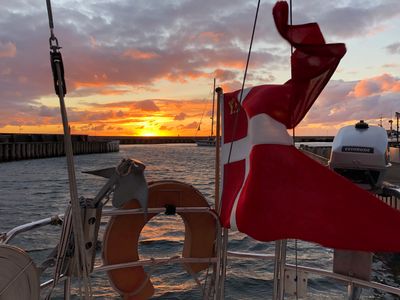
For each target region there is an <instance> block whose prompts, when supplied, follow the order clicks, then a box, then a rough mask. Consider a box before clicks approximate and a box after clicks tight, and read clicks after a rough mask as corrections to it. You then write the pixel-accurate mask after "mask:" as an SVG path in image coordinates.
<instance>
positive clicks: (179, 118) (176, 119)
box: [174, 112, 186, 121]
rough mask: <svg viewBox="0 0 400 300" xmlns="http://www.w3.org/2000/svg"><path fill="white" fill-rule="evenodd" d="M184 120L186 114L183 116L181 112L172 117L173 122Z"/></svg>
mask: <svg viewBox="0 0 400 300" xmlns="http://www.w3.org/2000/svg"><path fill="white" fill-rule="evenodd" d="M185 119H186V114H185V113H184V112H181V113H179V114H177V115H176V116H175V117H174V120H175V121H183V120H185Z"/></svg>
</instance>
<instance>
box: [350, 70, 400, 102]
mask: <svg viewBox="0 0 400 300" xmlns="http://www.w3.org/2000/svg"><path fill="white" fill-rule="evenodd" d="M399 91H400V79H398V78H396V77H393V76H392V75H389V74H383V75H380V76H377V77H373V78H369V79H364V80H361V81H359V82H358V83H357V84H356V85H355V87H354V90H353V91H352V93H353V94H354V96H355V97H357V98H360V97H367V96H371V95H374V94H378V93H384V92H399Z"/></svg>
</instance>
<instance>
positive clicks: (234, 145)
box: [220, 1, 400, 251]
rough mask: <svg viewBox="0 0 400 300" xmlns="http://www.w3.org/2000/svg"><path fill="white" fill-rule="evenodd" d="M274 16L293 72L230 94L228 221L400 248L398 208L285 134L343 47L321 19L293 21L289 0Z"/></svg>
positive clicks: (281, 233)
mask: <svg viewBox="0 0 400 300" xmlns="http://www.w3.org/2000/svg"><path fill="white" fill-rule="evenodd" d="M273 15H274V19H275V24H276V26H277V29H278V31H279V33H280V34H281V35H282V37H283V38H285V39H286V40H287V41H288V42H289V43H290V44H291V45H292V46H293V47H295V49H296V50H295V52H294V53H293V55H292V78H291V79H290V80H289V81H287V82H286V83H285V84H283V85H262V86H257V87H253V88H248V89H245V90H243V92H241V91H236V92H233V93H227V94H224V97H223V101H222V103H221V105H222V111H223V122H224V123H223V137H222V140H223V142H222V160H223V161H222V163H223V180H222V181H223V182H222V184H223V190H222V195H221V203H222V209H221V215H220V218H221V222H222V224H223V226H224V227H226V228H237V229H238V230H239V231H241V232H243V233H246V234H247V235H249V236H251V237H253V238H255V239H257V240H260V241H273V240H279V239H287V238H295V239H301V240H305V241H311V242H316V243H319V244H321V245H323V246H326V247H332V248H338V249H348V250H364V251H400V239H398V238H396V237H397V236H398V231H399V229H400V212H398V211H396V210H395V209H392V208H391V207H389V206H388V205H386V204H385V203H383V202H382V201H380V200H379V199H377V198H376V197H375V196H373V195H372V194H370V193H369V192H367V191H364V190H363V189H361V188H359V187H357V186H356V185H355V184H353V183H351V182H350V181H348V180H347V179H345V178H344V177H341V176H340V175H338V174H336V173H334V172H332V171H330V170H329V169H328V168H326V167H324V166H322V165H320V164H319V163H317V162H315V161H314V160H312V159H311V158H309V157H307V156H306V155H304V154H303V153H301V152H300V151H299V150H297V149H296V148H295V147H294V146H293V141H292V138H291V137H290V136H289V134H288V132H287V129H290V128H293V127H295V126H296V125H297V124H298V123H299V122H300V121H301V120H302V119H303V117H304V116H305V114H306V113H307V112H308V110H309V109H310V107H311V106H312V104H313V103H314V101H315V100H316V99H317V97H318V95H319V94H320V93H321V91H322V89H323V88H324V87H325V85H326V84H327V82H328V81H329V79H330V77H331V76H332V74H333V72H334V71H335V69H336V67H337V65H338V64H339V62H340V59H341V58H342V57H343V55H344V54H345V52H346V48H345V45H344V44H326V43H325V41H324V38H323V36H322V33H321V31H320V29H319V26H318V25H317V24H316V23H310V24H303V25H296V26H290V25H288V24H287V20H288V5H287V3H286V2H282V1H280V2H277V4H276V5H275V7H274V10H273ZM240 98H241V99H242V101H241V99H240ZM240 102H241V103H240Z"/></svg>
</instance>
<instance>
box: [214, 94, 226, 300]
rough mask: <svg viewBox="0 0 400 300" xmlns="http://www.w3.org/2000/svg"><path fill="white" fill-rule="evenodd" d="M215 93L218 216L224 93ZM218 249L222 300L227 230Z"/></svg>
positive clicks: (218, 280) (217, 292) (216, 202)
mask: <svg viewBox="0 0 400 300" xmlns="http://www.w3.org/2000/svg"><path fill="white" fill-rule="evenodd" d="M215 92H216V93H217V120H216V133H215V134H216V143H215V210H216V211H217V213H218V215H220V214H221V207H222V203H221V201H220V178H221V177H220V171H221V169H220V165H221V159H220V153H221V149H220V148H221V147H220V145H221V104H222V103H223V99H224V93H223V90H222V88H221V87H218V88H217V89H216V90H215ZM218 239H219V242H218V243H217V245H219V248H218V249H217V252H218V253H219V255H218V256H219V257H220V264H219V268H218V269H217V277H218V279H217V282H218V285H217V286H216V299H218V300H219V299H224V289H225V276H226V261H227V245H228V229H226V228H223V230H222V235H221V236H219V237H218Z"/></svg>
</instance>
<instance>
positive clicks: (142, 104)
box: [133, 100, 160, 111]
mask: <svg viewBox="0 0 400 300" xmlns="http://www.w3.org/2000/svg"><path fill="white" fill-rule="evenodd" d="M133 106H134V108H136V109H141V110H144V111H159V110H160V109H159V108H158V106H157V105H156V104H155V103H154V101H153V100H143V101H137V102H133Z"/></svg>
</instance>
